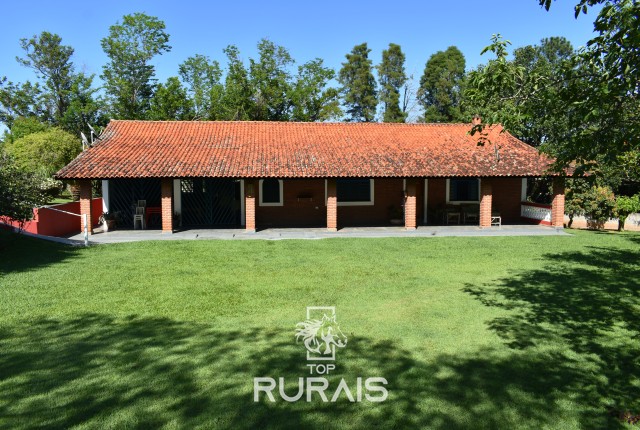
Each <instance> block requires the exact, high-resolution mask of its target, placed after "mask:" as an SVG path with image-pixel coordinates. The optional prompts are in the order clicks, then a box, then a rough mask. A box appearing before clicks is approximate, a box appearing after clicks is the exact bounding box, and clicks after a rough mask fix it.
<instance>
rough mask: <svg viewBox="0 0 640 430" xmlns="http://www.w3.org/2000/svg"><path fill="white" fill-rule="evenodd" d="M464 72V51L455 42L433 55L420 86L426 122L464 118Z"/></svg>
mask: <svg viewBox="0 0 640 430" xmlns="http://www.w3.org/2000/svg"><path fill="white" fill-rule="evenodd" d="M464 76H465V59H464V55H463V54H462V52H460V50H459V49H458V48H456V47H455V46H450V47H449V48H447V49H446V50H445V51H438V52H436V53H435V54H433V55H432V56H431V57H430V58H429V61H427V64H426V65H425V68H424V73H423V75H422V77H421V78H420V88H419V89H418V100H419V102H420V104H421V105H422V107H423V108H424V116H423V118H424V121H425V122H456V121H463V120H464V118H463V117H462V112H461V108H460V106H461V98H462V82H463V79H464ZM467 120H468V119H467Z"/></svg>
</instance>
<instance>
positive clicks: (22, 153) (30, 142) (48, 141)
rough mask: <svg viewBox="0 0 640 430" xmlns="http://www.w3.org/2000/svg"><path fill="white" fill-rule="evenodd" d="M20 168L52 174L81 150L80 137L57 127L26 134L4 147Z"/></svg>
mask: <svg viewBox="0 0 640 430" xmlns="http://www.w3.org/2000/svg"><path fill="white" fill-rule="evenodd" d="M5 150H6V152H7V153H9V154H10V155H12V156H13V158H14V159H15V162H16V164H17V165H18V167H19V168H20V169H23V170H28V171H31V172H40V173H42V174H44V175H46V176H53V174H54V173H56V172H57V171H58V170H60V169H62V168H63V167H64V166H66V165H67V164H69V162H70V161H71V160H73V159H74V158H75V157H76V155H78V154H79V153H80V151H81V150H82V144H81V143H80V139H78V138H76V137H74V136H73V135H71V134H69V133H67V132H66V131H64V130H61V129H59V128H52V129H49V130H46V131H39V132H36V133H31V134H28V135H27V136H24V137H22V138H20V139H16V140H15V141H14V142H13V143H11V144H9V145H7V146H6V147H5Z"/></svg>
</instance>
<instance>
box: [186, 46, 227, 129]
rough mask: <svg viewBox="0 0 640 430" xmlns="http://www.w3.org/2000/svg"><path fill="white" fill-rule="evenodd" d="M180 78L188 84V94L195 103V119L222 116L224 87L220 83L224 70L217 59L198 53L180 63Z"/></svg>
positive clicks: (212, 118)
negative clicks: (213, 59)
mask: <svg viewBox="0 0 640 430" xmlns="http://www.w3.org/2000/svg"><path fill="white" fill-rule="evenodd" d="M178 71H179V73H180V78H181V79H182V81H183V82H184V83H185V84H186V85H187V94H188V95H189V98H190V99H191V101H192V103H193V110H194V118H195V119H211V120H215V119H219V118H221V117H222V112H221V111H222V106H221V103H222V97H223V93H224V87H223V86H222V84H221V83H220V78H221V77H222V70H221V69H220V64H219V63H218V62H217V61H210V60H209V57H206V56H204V55H200V54H196V55H195V56H193V57H189V58H187V59H186V60H185V61H184V62H183V63H182V64H180V66H179V68H178Z"/></svg>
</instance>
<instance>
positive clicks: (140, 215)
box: [133, 206, 144, 230]
mask: <svg viewBox="0 0 640 430" xmlns="http://www.w3.org/2000/svg"><path fill="white" fill-rule="evenodd" d="M138 221H139V222H140V228H141V229H142V230H144V207H141V206H139V207H137V208H136V213H135V214H134V215H133V229H134V230H137V229H136V225H137V223H138Z"/></svg>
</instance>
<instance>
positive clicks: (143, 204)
mask: <svg viewBox="0 0 640 430" xmlns="http://www.w3.org/2000/svg"><path fill="white" fill-rule="evenodd" d="M138 207H139V208H146V207H147V201H146V200H138Z"/></svg>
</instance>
